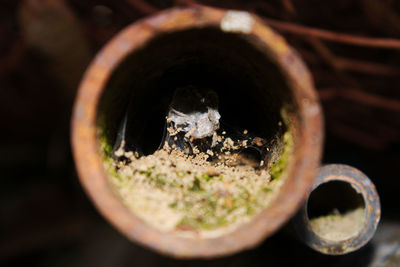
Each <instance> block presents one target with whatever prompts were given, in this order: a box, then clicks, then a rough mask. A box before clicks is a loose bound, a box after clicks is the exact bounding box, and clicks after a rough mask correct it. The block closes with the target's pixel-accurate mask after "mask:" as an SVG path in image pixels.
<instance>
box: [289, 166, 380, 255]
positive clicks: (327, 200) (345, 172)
mask: <svg viewBox="0 0 400 267" xmlns="http://www.w3.org/2000/svg"><path fill="white" fill-rule="evenodd" d="M380 216H381V207H380V201H379V196H378V193H377V191H376V189H375V186H374V184H373V183H372V182H371V180H370V179H369V178H368V177H367V176H366V175H365V174H364V173H362V172H360V171H359V170H357V169H355V168H353V167H350V166H347V165H343V164H329V165H325V166H323V167H321V168H320V170H319V172H318V175H317V177H316V179H315V181H314V185H313V187H312V190H311V193H310V196H309V197H308V199H307V200H306V202H305V203H304V205H303V206H302V208H301V209H300V211H299V212H298V214H297V215H296V216H295V218H294V227H295V229H296V232H297V234H298V235H299V237H300V239H301V240H302V241H303V242H304V243H306V244H307V245H308V246H309V247H311V248H312V249H314V250H316V251H318V252H321V253H324V254H329V255H342V254H347V253H350V252H352V251H355V250H358V249H360V248H361V247H363V246H364V245H365V244H367V243H368V241H370V240H371V238H372V237H373V236H374V234H375V231H376V229H377V226H378V223H379V220H380Z"/></svg>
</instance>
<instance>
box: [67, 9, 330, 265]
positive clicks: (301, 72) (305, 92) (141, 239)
mask: <svg viewBox="0 0 400 267" xmlns="http://www.w3.org/2000/svg"><path fill="white" fill-rule="evenodd" d="M232 14H233V16H232ZM235 14H236V15H235ZM240 19H245V21H244V24H245V26H243V21H240ZM227 21H228V22H230V23H228V24H226V22H227ZM248 22H250V23H248ZM202 27H214V28H216V29H219V30H221V33H223V32H224V31H229V32H237V33H240V34H246V35H248V36H249V37H251V38H253V39H254V40H257V43H258V46H261V49H263V50H264V51H265V53H266V54H268V56H269V59H270V60H271V61H272V62H273V63H274V64H275V65H276V66H277V67H278V68H279V70H280V71H281V72H282V73H283V76H284V77H285V82H286V83H287V86H288V87H289V89H290V91H291V94H292V95H293V98H294V101H295V104H296V105H297V107H298V114H297V116H298V118H299V120H298V121H299V125H297V126H296V128H297V129H296V136H295V146H294V153H293V154H294V155H293V158H292V161H291V164H290V166H289V168H288V169H287V172H286V175H287V179H286V180H285V183H284V185H283V186H282V187H281V189H280V192H279V194H278V195H277V197H276V199H275V200H274V201H273V203H271V205H270V206H269V207H268V208H266V209H265V210H263V211H262V212H261V213H260V214H259V215H257V216H256V217H254V218H253V219H252V220H251V221H250V222H248V223H246V224H244V225H241V226H240V227H238V228H237V229H236V230H235V231H234V232H232V233H230V234H227V235H223V236H220V237H217V238H208V239H199V238H183V237H180V236H177V235H174V234H172V233H168V232H160V231H158V230H156V229H154V228H152V227H150V226H149V225H147V224H146V223H144V222H143V221H142V220H140V219H139V218H137V217H136V216H135V215H134V214H132V213H131V212H130V211H129V210H128V208H127V207H125V206H124V205H123V203H122V201H121V200H120V198H119V197H118V196H117V195H115V194H114V192H113V191H112V190H111V188H110V186H109V183H108V180H107V174H106V171H105V170H104V166H103V162H102V157H101V155H100V151H99V143H98V138H97V125H96V117H97V114H98V110H97V108H98V103H99V100H100V97H101V95H102V93H103V91H104V88H105V86H106V84H107V82H108V80H109V78H110V76H111V74H112V73H113V71H114V70H115V69H116V68H117V67H118V66H119V64H120V63H121V62H122V61H123V60H124V59H125V58H126V57H128V56H129V55H130V54H131V53H132V52H134V51H135V50H137V49H140V48H141V47H143V46H145V45H146V43H147V42H149V40H152V39H153V38H154V37H156V36H158V35H160V34H167V33H170V32H176V31H180V30H183V29H197V28H202ZM322 124H323V122H322V114H321V108H320V105H319V101H318V99H317V95H316V92H315V89H314V87H313V82H312V78H311V76H310V73H309V71H308V70H307V68H306V66H305V65H304V63H303V61H302V60H301V59H300V58H299V57H298V55H297V53H295V52H294V51H293V49H292V48H290V46H289V45H288V44H287V43H286V42H285V40H284V39H283V38H282V37H281V36H280V35H278V34H276V33H275V32H274V31H273V30H271V29H270V28H269V27H268V26H266V25H265V24H264V23H263V22H262V20H261V19H260V18H258V17H257V16H255V15H252V14H250V13H247V12H233V13H232V11H226V10H220V9H213V8H206V7H195V8H174V9H171V10H166V11H163V12H161V13H159V14H156V15H155V16H153V17H149V18H146V19H144V20H140V21H138V22H135V23H134V24H132V25H130V26H128V27H127V28H126V29H124V30H123V31H122V32H121V33H119V34H118V35H117V36H116V37H114V38H113V39H112V40H111V41H110V42H109V43H108V44H107V45H106V46H105V47H104V48H103V49H102V50H101V51H100V53H98V55H97V56H96V57H95V59H94V60H93V62H92V63H91V65H90V66H89V68H88V69H87V71H86V74H85V75H84V78H83V80H82V82H81V85H80V88H79V92H78V96H77V99H76V102H75V107H74V112H73V117H72V147H73V154H74V160H75V162H76V166H77V170H78V174H79V178H80V182H81V183H82V185H83V187H84V188H85V190H86V192H87V193H88V195H89V196H90V198H91V200H92V201H93V203H94V204H95V206H96V208H97V209H98V210H99V211H100V212H101V214H102V215H103V216H104V217H105V218H106V219H107V220H108V221H110V222H111V223H112V224H113V225H114V226H115V227H116V228H117V229H118V230H119V231H120V232H121V233H123V234H124V235H125V236H126V237H128V238H129V239H130V240H132V241H135V242H138V243H140V244H142V245H144V246H146V247H149V248H152V249H154V250H156V251H158V252H160V253H162V254H167V255H170V256H174V257H179V258H195V257H196V258H210V257H217V256H222V255H228V254H233V253H235V252H238V251H241V250H245V249H250V248H252V247H254V246H256V245H257V244H259V243H260V242H261V241H263V240H264V239H265V238H267V237H268V236H270V235H271V234H273V233H274V232H275V231H277V230H278V229H279V227H280V226H282V225H283V224H284V223H285V222H286V221H287V220H288V219H289V218H290V217H292V215H293V214H294V213H295V212H296V210H297V209H298V208H299V206H300V204H301V203H302V202H303V200H304V199H305V198H306V196H307V194H308V191H309V189H310V188H311V186H312V183H313V180H314V178H315V176H316V174H317V169H318V166H319V164H320V156H321V150H322V140H323V128H322Z"/></svg>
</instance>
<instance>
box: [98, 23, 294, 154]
mask: <svg viewBox="0 0 400 267" xmlns="http://www.w3.org/2000/svg"><path fill="white" fill-rule="evenodd" d="M188 85H192V86H199V87H205V88H209V89H212V90H214V91H215V92H216V93H217V94H218V97H219V112H220V114H221V123H222V124H225V125H229V126H232V127H235V128H237V129H247V130H248V131H249V132H250V133H253V134H254V135H256V136H260V137H263V138H266V139H267V140H269V141H270V142H271V144H272V143H274V140H278V141H280V140H281V137H282V135H283V133H284V132H285V131H286V126H285V123H282V122H283V118H282V115H281V114H282V109H283V108H285V110H286V112H287V113H288V114H289V117H290V118H291V119H290V120H291V126H290V128H292V126H294V125H295V124H297V122H298V119H297V115H296V114H297V113H296V106H295V104H294V100H293V94H292V91H291V89H290V86H289V85H288V82H287V79H285V77H284V75H283V73H282V71H281V69H280V67H279V66H277V64H276V63H275V62H274V61H273V60H272V59H271V56H270V55H269V54H268V52H266V51H265V48H262V45H261V43H260V42H259V41H258V40H257V39H256V38H255V37H251V36H249V35H243V34H237V33H227V32H223V31H221V30H220V29H219V28H213V27H208V28H201V29H191V30H184V31H178V32H171V33H166V34H162V35H158V36H157V37H155V38H153V39H152V40H150V41H149V42H148V43H146V44H145V45H144V46H143V47H142V48H140V49H137V50H135V51H134V52H133V53H131V54H130V55H129V56H128V57H127V58H126V59H125V60H124V61H123V62H122V63H121V64H120V65H119V67H118V68H117V69H116V70H115V71H114V72H113V73H112V75H111V78H110V79H109V81H108V83H107V86H106V88H105V90H104V92H103V95H102V97H101V100H100V104H99V108H98V125H99V127H100V128H101V132H102V134H103V135H104V136H105V137H106V139H107V142H108V143H109V144H110V145H111V146H112V145H113V143H114V142H115V139H116V133H117V130H118V126H119V124H120V123H121V120H122V119H123V117H124V114H125V112H126V110H127V109H128V108H129V114H130V115H129V117H128V124H127V144H126V148H127V149H128V150H129V149H130V148H132V147H137V146H140V149H141V150H142V151H143V152H144V154H145V155H146V154H151V153H153V152H154V151H155V150H156V149H157V148H158V146H159V144H160V141H161V139H162V134H163V130H164V124H165V117H166V114H167V109H168V105H169V103H170V102H171V97H172V95H173V92H174V90H175V89H176V88H178V87H183V86H188ZM294 139H295V136H294ZM275 143H276V142H275ZM277 143H279V142H277ZM275 147H276V149H275V151H278V153H279V149H278V147H279V146H276V145H275Z"/></svg>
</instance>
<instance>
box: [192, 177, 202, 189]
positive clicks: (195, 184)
mask: <svg viewBox="0 0 400 267" xmlns="http://www.w3.org/2000/svg"><path fill="white" fill-rule="evenodd" d="M189 190H190V191H201V185H200V180H199V178H197V177H196V178H195V179H194V182H193V185H192V187H191V188H190V189H189Z"/></svg>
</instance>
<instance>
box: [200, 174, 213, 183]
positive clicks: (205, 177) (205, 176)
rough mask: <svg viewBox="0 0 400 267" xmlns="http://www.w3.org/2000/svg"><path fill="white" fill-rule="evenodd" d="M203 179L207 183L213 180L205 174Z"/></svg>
mask: <svg viewBox="0 0 400 267" xmlns="http://www.w3.org/2000/svg"><path fill="white" fill-rule="evenodd" d="M201 179H203V180H206V181H207V182H208V181H210V180H211V177H210V175H208V174H207V173H204V174H203V175H202V176H201Z"/></svg>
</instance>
